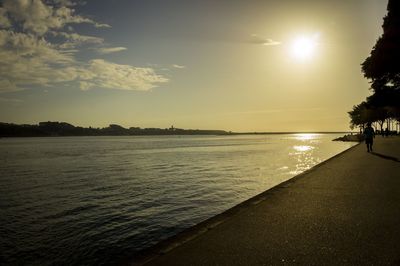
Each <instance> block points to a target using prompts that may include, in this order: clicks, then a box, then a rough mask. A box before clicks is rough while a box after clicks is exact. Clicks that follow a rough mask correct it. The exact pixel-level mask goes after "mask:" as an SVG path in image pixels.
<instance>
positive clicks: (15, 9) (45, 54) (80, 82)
mask: <svg viewBox="0 0 400 266" xmlns="http://www.w3.org/2000/svg"><path fill="white" fill-rule="evenodd" d="M78 4H81V3H78V2H76V1H70V0H47V1H43V0H4V1H3V2H2V6H0V58H1V60H0V93H4V92H12V91H18V90H24V89H30V88H34V87H42V88H43V87H45V88H50V87H52V86H58V85H75V86H76V87H79V88H81V89H82V90H88V89H94V88H106V89H122V90H142V91H143V90H150V89H152V88H154V87H156V86H158V85H159V84H162V83H165V82H168V79H167V78H165V77H164V76H162V75H159V74H157V73H156V71H155V70H154V69H153V68H150V67H136V66H131V65H121V64H116V63H113V62H109V61H105V60H103V59H99V58H93V59H87V60H88V61H82V60H79V58H78V55H79V54H80V53H79V52H81V51H83V49H90V50H97V51H99V52H100V53H101V54H107V53H113V52H118V51H123V50H126V48H125V47H109V48H106V47H102V46H103V45H104V39H103V38H101V37H97V36H88V35H82V34H79V33H78V32H76V31H75V30H74V28H72V27H71V26H70V25H69V24H73V23H74V24H81V23H89V24H92V25H93V26H94V27H110V26H109V25H108V24H104V23H98V22H96V21H94V20H92V19H89V18H86V17H83V16H80V15H76V14H75V10H74V9H72V8H71V7H73V6H76V5H78ZM0 5H1V2H0ZM88 54H89V55H90V53H88Z"/></svg>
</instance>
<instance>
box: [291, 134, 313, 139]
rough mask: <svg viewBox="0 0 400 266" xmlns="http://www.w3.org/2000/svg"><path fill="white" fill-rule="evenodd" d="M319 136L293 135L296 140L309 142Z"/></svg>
mask: <svg viewBox="0 0 400 266" xmlns="http://www.w3.org/2000/svg"><path fill="white" fill-rule="evenodd" d="M318 135H319V134H315V133H298V134H294V136H295V139H297V140H311V139H315V138H316V137H317V136H318Z"/></svg>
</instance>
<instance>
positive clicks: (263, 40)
mask: <svg viewBox="0 0 400 266" xmlns="http://www.w3.org/2000/svg"><path fill="white" fill-rule="evenodd" d="M250 43H254V44H262V45H266V46H275V45H280V44H281V42H279V41H275V40H272V39H269V38H265V37H263V36H260V35H258V34H252V35H251V39H250Z"/></svg>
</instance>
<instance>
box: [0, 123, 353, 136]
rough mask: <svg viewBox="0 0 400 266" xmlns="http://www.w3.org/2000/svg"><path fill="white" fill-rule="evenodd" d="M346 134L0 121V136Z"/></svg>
mask: <svg viewBox="0 0 400 266" xmlns="http://www.w3.org/2000/svg"><path fill="white" fill-rule="evenodd" d="M349 133H351V132H350V131H326V132H232V131H225V130H204V129H180V128H174V127H173V126H171V127H170V128H165V129H162V128H140V127H130V128H124V127H122V126H120V125H116V124H111V125H109V126H108V127H105V128H93V127H88V128H85V127H76V126H74V125H71V124H68V123H65V122H50V121H48V122H40V123H39V124H37V125H28V124H23V125H18V124H12V123H1V122H0V137H2V138H13V137H18V138H19V137H83V136H86V137H89V136H198V135H202V136H210V135H213V136H226V135H230V136H233V135H279V134H349Z"/></svg>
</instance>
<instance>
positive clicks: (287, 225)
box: [137, 137, 400, 265]
mask: <svg viewBox="0 0 400 266" xmlns="http://www.w3.org/2000/svg"><path fill="white" fill-rule="evenodd" d="M137 262H138V261H137ZM140 263H141V264H143V263H145V265H400V137H390V138H385V139H383V138H381V137H377V138H376V139H375V145H374V152H373V153H367V152H366V147H365V145H364V144H360V145H358V146H356V147H353V148H351V149H350V150H348V151H346V152H344V153H342V154H340V155H338V156H336V157H334V158H333V159H330V160H328V161H327V162H325V163H322V164H320V165H318V166H317V167H314V168H313V169H311V170H310V171H307V172H306V173H304V174H302V175H300V176H298V177H295V178H293V179H291V180H290V181H287V182H285V183H283V184H281V185H279V186H277V187H275V188H273V189H271V190H268V191H266V192H264V193H263V194H261V195H259V196H257V197H255V198H253V199H251V200H249V201H247V202H245V203H243V204H241V205H239V206H237V207H235V208H233V209H232V210H229V211H227V212H226V213H223V214H221V215H219V216H217V217H214V218H212V219H210V220H209V221H206V222H204V223H203V224H200V225H199V226H197V227H195V228H192V229H190V230H188V231H187V232H185V233H184V234H181V235H180V236H178V237H176V238H174V239H172V240H169V241H167V242H164V243H162V244H160V245H158V246H157V247H155V248H154V249H153V250H151V251H149V252H148V253H147V254H146V256H144V257H142V261H140Z"/></svg>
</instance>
